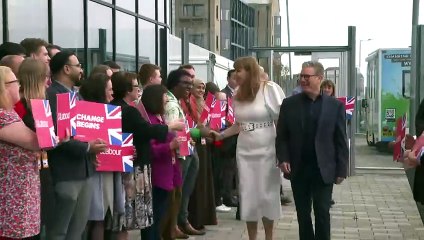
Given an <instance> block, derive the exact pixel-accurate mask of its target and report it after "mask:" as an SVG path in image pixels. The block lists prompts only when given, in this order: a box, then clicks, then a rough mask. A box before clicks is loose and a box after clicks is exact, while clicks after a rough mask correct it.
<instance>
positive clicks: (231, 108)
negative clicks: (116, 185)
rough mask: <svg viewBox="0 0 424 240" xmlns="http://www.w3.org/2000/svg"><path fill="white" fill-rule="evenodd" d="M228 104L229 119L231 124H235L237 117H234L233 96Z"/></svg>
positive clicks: (228, 100)
mask: <svg viewBox="0 0 424 240" xmlns="http://www.w3.org/2000/svg"><path fill="white" fill-rule="evenodd" d="M227 106H228V112H227V121H228V122H229V123H231V124H234V122H235V117H234V110H233V100H232V99H231V98H228V99H227Z"/></svg>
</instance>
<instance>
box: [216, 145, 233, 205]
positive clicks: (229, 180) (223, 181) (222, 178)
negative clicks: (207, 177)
mask: <svg viewBox="0 0 424 240" xmlns="http://www.w3.org/2000/svg"><path fill="white" fill-rule="evenodd" d="M212 154H213V155H212V167H213V184H214V191H215V204H216V206H220V205H221V204H222V200H224V202H226V201H232V196H233V186H234V179H235V178H236V177H237V176H236V173H237V164H236V159H235V157H224V156H222V155H221V154H220V153H219V149H214V150H213V152H212Z"/></svg>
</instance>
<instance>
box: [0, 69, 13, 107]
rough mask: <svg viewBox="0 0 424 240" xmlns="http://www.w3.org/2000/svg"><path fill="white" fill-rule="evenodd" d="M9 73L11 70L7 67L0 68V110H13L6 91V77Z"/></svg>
mask: <svg viewBox="0 0 424 240" xmlns="http://www.w3.org/2000/svg"><path fill="white" fill-rule="evenodd" d="M11 72H12V69H10V68H9V67H5V66H0V108H3V109H7V110H9V109H11V108H13V104H12V102H11V99H10V96H9V93H8V92H7V90H6V81H7V80H6V79H7V75H9V74H10V73H11Z"/></svg>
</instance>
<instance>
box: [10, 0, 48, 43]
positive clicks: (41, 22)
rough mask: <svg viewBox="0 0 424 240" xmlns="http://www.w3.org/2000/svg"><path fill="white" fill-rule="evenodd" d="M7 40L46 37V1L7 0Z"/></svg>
mask: <svg viewBox="0 0 424 240" xmlns="http://www.w3.org/2000/svg"><path fill="white" fill-rule="evenodd" d="M8 14H9V19H8V20H9V41H11V42H18V43H19V42H21V41H22V40H23V39H24V38H28V37H31V38H43V39H45V40H47V38H48V23H47V1H45V0H27V1H8Z"/></svg>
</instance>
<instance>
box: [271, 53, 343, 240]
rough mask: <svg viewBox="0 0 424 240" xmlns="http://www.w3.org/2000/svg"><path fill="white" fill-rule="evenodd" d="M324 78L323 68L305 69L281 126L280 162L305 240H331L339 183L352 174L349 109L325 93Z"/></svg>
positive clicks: (284, 105)
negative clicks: (334, 195)
mask: <svg viewBox="0 0 424 240" xmlns="http://www.w3.org/2000/svg"><path fill="white" fill-rule="evenodd" d="M323 77H324V67H323V66H322V64H321V63H319V62H315V61H310V62H305V63H303V64H302V71H301V74H300V86H301V88H302V93H300V94H297V95H294V96H291V97H289V98H286V99H284V101H283V103H282V105H281V109H280V118H279V120H278V124H277V138H276V142H275V147H276V153H277V159H278V161H279V166H280V168H281V169H282V171H283V172H284V175H285V177H286V178H288V179H290V181H291V186H292V190H293V197H294V201H295V205H296V211H297V219H298V222H299V237H300V240H311V239H319V240H327V239H328V240H329V239H330V236H331V232H330V206H331V204H330V202H331V196H332V192H333V184H340V183H341V182H342V181H343V180H344V179H345V178H346V175H347V164H348V156H349V150H348V147H347V138H346V124H345V108H344V106H343V104H342V103H341V102H340V101H338V100H337V99H335V98H333V97H329V96H326V95H322V94H321V92H320V85H321V81H322V79H323ZM299 110H300V111H299ZM312 204H313V207H314V214H315V232H314V230H313V226H312V220H311V207H312Z"/></svg>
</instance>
